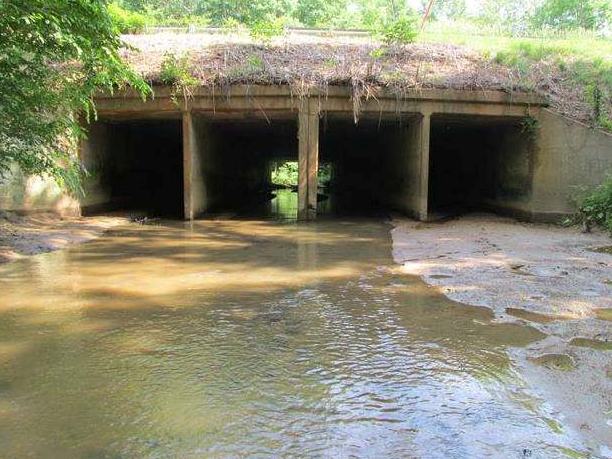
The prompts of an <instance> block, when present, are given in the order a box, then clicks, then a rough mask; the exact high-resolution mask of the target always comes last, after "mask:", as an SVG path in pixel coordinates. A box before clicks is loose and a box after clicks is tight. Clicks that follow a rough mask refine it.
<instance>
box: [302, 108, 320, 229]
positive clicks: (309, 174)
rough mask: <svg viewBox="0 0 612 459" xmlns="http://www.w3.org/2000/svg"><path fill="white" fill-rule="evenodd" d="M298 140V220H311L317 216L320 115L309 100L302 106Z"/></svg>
mask: <svg viewBox="0 0 612 459" xmlns="http://www.w3.org/2000/svg"><path fill="white" fill-rule="evenodd" d="M298 138H299V152H298V156H299V157H298V173H299V178H298V219H300V220H310V219H314V218H315V217H316V216H317V188H318V177H317V174H318V170H319V113H318V109H317V106H316V104H315V103H314V102H313V101H311V100H310V99H309V98H304V99H302V102H301V104H300V111H299V129H298Z"/></svg>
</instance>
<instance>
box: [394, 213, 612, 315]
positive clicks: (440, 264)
mask: <svg viewBox="0 0 612 459" xmlns="http://www.w3.org/2000/svg"><path fill="white" fill-rule="evenodd" d="M394 225H395V229H394V230H393V233H392V235H393V257H394V259H395V261H396V262H397V263H400V264H402V265H403V269H404V270H405V272H406V273H409V274H413V275H418V276H421V277H422V278H423V279H424V280H425V282H427V283H428V284H430V285H433V286H436V287H439V288H440V289H441V290H442V291H443V292H444V294H445V295H446V296H448V297H449V298H451V299H453V300H456V301H459V302H462V303H467V304H471V305H476V306H486V307H489V308H491V309H493V310H494V311H495V313H496V315H498V316H499V317H503V316H505V315H506V309H507V308H517V309H524V310H526V311H530V312H535V313H539V314H547V315H552V316H557V317H564V318H568V319H569V318H587V317H595V315H596V312H597V309H601V308H612V256H611V255H609V254H606V253H597V252H595V251H594V250H593V249H594V248H598V247H603V246H610V245H612V240H611V239H610V238H609V237H608V236H607V235H606V234H580V233H578V232H577V231H576V230H575V229H571V228H559V227H555V226H548V225H532V224H525V223H518V222H515V221H513V220H510V219H504V218H500V217H495V216H491V215H486V216H485V215H473V216H467V217H463V218H460V219H457V220H453V221H448V222H444V223H429V224H424V223H419V222H414V221H409V220H396V221H394Z"/></svg>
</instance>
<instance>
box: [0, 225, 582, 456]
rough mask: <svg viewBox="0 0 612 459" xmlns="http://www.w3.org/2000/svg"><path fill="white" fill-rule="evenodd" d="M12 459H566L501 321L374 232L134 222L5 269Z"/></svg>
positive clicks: (0, 432)
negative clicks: (442, 286) (418, 271)
mask: <svg viewBox="0 0 612 459" xmlns="http://www.w3.org/2000/svg"><path fill="white" fill-rule="evenodd" d="M0 291H2V297H1V299H0V337H1V338H0V445H2V448H1V449H2V453H1V454H2V455H5V456H6V457H26V456H36V457H62V458H68V457H211V456H212V457H227V456H257V455H260V456H262V455H263V456H266V455H275V456H332V457H335V456H342V457H345V456H350V455H358V456H375V457H385V456H390V455H392V456H399V457H413V456H425V457H483V456H498V457H520V456H521V455H522V454H523V451H524V450H529V451H530V452H531V454H532V457H556V456H560V457H562V456H565V455H567V454H569V453H573V452H575V451H581V450H583V445H582V444H581V443H580V441H579V440H577V439H576V438H575V437H574V436H573V434H572V433H571V432H567V431H564V430H563V429H559V428H558V427H556V426H558V425H559V423H558V420H555V419H554V417H553V415H552V414H550V413H548V412H547V408H546V406H544V405H542V404H541V403H540V402H539V401H538V400H537V399H535V398H534V397H532V396H531V395H530V392H529V390H528V388H526V387H524V383H523V381H522V379H521V378H520V376H519V375H518V374H517V373H516V372H515V371H514V369H513V365H512V362H511V360H510V359H509V357H508V354H507V349H508V347H510V346H525V345H526V344H528V343H530V342H533V341H535V340H537V339H540V338H541V335H540V334H539V333H538V332H537V331H535V330H533V329H531V328H527V327H519V326H516V325H507V324H505V325H503V324H494V323H491V319H492V317H491V314H490V313H489V312H488V311H487V310H484V309H480V308H472V307H465V306H460V305H456V304H454V303H452V302H450V301H448V300H446V299H445V298H444V297H442V296H440V295H439V294H438V293H436V291H435V290H433V289H430V288H427V287H426V286H424V284H422V283H421V282H420V281H418V280H416V279H412V278H408V277H405V276H402V275H401V274H399V273H398V272H397V271H396V270H395V268H394V266H393V264H392V261H391V258H390V239H389V235H388V228H387V227H386V226H385V225H383V224H380V223H376V222H371V221H357V220H352V221H344V222H343V221H334V222H331V221H329V222H319V223H316V224H308V225H298V224H286V223H285V224H281V223H274V222H270V221H251V220H242V221H228V220H226V221H221V220H219V221H200V222H195V223H193V224H181V223H163V224H161V225H159V226H142V227H128V228H125V229H122V230H121V231H116V232H114V233H112V234H111V235H109V236H108V237H105V238H102V239H99V240H97V241H94V242H92V243H89V244H85V245H82V246H80V247H77V248H74V249H72V250H69V251H66V252H58V253H52V254H45V255H42V256H39V257H35V258H33V259H29V260H22V261H19V262H15V263H12V264H10V265H6V266H3V267H0Z"/></svg>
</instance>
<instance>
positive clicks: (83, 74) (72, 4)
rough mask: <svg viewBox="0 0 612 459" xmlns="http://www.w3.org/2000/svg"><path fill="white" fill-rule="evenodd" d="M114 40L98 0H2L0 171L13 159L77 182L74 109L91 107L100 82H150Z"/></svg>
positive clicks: (86, 112) (33, 170)
mask: <svg viewBox="0 0 612 459" xmlns="http://www.w3.org/2000/svg"><path fill="white" fill-rule="evenodd" d="M120 46H121V40H120V38H119V36H118V35H117V29H116V27H115V26H114V25H113V22H112V20H111V18H110V16H109V13H108V10H107V8H106V4H105V2H103V1H102V0H98V1H94V0H3V1H1V2H0V86H1V87H2V91H0V174H2V175H4V174H7V173H8V172H9V170H10V168H11V167H12V166H13V165H14V164H16V165H18V166H19V167H20V168H21V169H22V171H24V172H25V173H28V174H38V175H49V176H51V177H53V178H54V179H55V180H56V181H57V183H58V184H59V185H61V186H63V187H65V188H67V189H69V190H71V191H73V192H78V191H79V190H80V176H81V173H82V172H83V171H82V168H81V166H80V164H79V162H78V161H77V159H76V155H75V154H74V152H75V150H76V145H77V143H78V141H79V139H80V138H81V137H82V136H83V134H84V133H83V131H82V128H81V124H80V118H79V114H82V115H83V118H84V119H89V118H90V117H91V116H92V115H93V114H95V107H94V103H93V95H94V93H95V92H97V91H99V90H107V91H113V90H115V89H116V88H118V87H122V86H126V85H131V86H132V87H134V88H136V89H137V90H138V91H140V93H141V94H143V96H144V95H146V94H147V93H148V92H149V90H150V89H149V87H148V86H147V84H146V83H145V82H144V81H143V80H142V79H141V78H140V77H139V76H138V75H137V74H136V73H134V72H133V71H132V70H131V69H130V68H128V67H127V66H126V64H125V63H124V62H123V61H122V60H121V58H120V56H119V52H118V50H119V48H120Z"/></svg>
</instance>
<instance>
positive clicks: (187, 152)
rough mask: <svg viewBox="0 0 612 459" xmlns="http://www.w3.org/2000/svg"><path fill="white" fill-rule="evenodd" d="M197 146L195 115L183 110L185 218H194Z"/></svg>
mask: <svg viewBox="0 0 612 459" xmlns="http://www.w3.org/2000/svg"><path fill="white" fill-rule="evenodd" d="M194 148H195V133H194V126H193V116H192V114H191V112H190V111H185V112H183V205H184V212H183V216H184V218H185V220H193V217H194V211H193V200H192V189H193V158H194V154H195V152H194Z"/></svg>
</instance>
